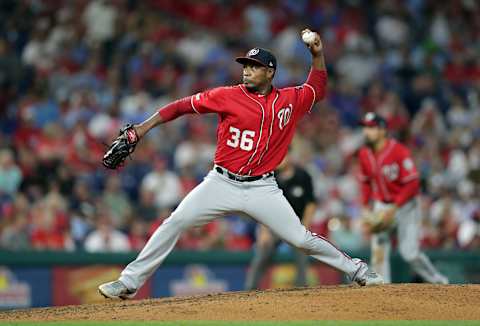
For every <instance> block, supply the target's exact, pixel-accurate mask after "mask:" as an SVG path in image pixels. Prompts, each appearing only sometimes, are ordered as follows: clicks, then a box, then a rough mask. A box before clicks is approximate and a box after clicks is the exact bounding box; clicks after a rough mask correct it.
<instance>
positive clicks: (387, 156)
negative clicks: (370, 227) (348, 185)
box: [358, 139, 420, 206]
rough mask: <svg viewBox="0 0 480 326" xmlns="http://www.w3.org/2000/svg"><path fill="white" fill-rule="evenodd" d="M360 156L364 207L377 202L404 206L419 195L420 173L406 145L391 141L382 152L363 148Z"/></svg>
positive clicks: (389, 140)
mask: <svg viewBox="0 0 480 326" xmlns="http://www.w3.org/2000/svg"><path fill="white" fill-rule="evenodd" d="M358 156H359V161H360V171H361V172H360V176H359V179H360V182H361V189H362V202H363V204H364V205H367V204H368V203H369V201H370V200H371V199H374V200H378V201H382V202H384V203H395V204H396V205H398V206H401V205H403V204H404V203H406V202H407V201H409V200H410V199H412V198H413V197H414V196H415V195H417V194H418V192H419V188H420V184H419V180H418V179H419V176H418V172H417V169H416V167H415V164H414V163H413V160H412V156H411V154H410V151H409V150H408V148H407V147H405V146H404V145H402V144H400V143H399V142H397V141H396V140H394V139H388V140H387V142H386V143H385V146H384V147H383V148H382V149H381V150H380V151H379V152H376V153H375V152H373V151H372V149H371V148H370V147H367V146H364V147H362V148H361V149H360V151H359V153H358Z"/></svg>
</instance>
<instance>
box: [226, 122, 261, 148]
mask: <svg viewBox="0 0 480 326" xmlns="http://www.w3.org/2000/svg"><path fill="white" fill-rule="evenodd" d="M229 131H230V138H229V139H228V140H227V145H228V146H230V147H233V148H237V147H240V149H241V150H244V151H251V150H252V149H253V139H254V138H255V131H253V130H243V131H242V130H240V129H238V128H235V127H234V126H230V129H229Z"/></svg>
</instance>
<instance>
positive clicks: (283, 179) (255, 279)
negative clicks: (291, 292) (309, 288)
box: [245, 154, 317, 290]
mask: <svg viewBox="0 0 480 326" xmlns="http://www.w3.org/2000/svg"><path fill="white" fill-rule="evenodd" d="M275 176H276V179H277V183H278V186H279V188H280V189H282V191H283V194H284V195H285V197H286V198H287V200H288V202H289V203H290V205H292V208H293V210H294V211H295V213H296V214H297V216H298V217H299V218H300V220H301V221H302V223H303V225H305V227H306V228H308V227H309V225H310V223H311V221H312V218H313V215H314V214H315V210H316V208H317V205H316V203H315V197H314V195H313V185H312V178H311V177H310V175H309V174H308V172H307V171H305V170H304V169H302V168H301V167H299V166H297V165H295V164H294V163H293V162H292V158H291V155H290V154H287V156H286V157H285V159H284V160H283V162H282V163H281V164H280V165H279V166H278V169H277V171H276V173H275ZM280 242H281V240H279V238H278V237H276V236H275V235H274V234H272V233H271V232H270V231H269V230H268V229H267V228H266V227H264V226H263V225H260V226H259V227H258V229H257V241H256V243H255V254H254V257H253V259H252V261H251V263H250V268H249V269H248V272H247V277H246V281H245V289H246V290H253V289H258V285H259V282H260V279H261V278H262V276H263V274H264V272H265V270H266V269H267V267H268V266H269V265H270V263H271V261H272V258H273V256H274V254H275V251H276V249H277V247H278V245H279V244H280ZM294 257H295V265H296V267H297V278H296V280H295V286H306V285H307V268H308V256H307V255H305V254H304V253H303V252H301V251H300V250H295V251H294Z"/></svg>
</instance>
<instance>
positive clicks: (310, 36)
mask: <svg viewBox="0 0 480 326" xmlns="http://www.w3.org/2000/svg"><path fill="white" fill-rule="evenodd" d="M316 37H317V33H315V32H312V31H307V32H305V33H303V34H302V40H303V42H305V43H306V44H312V43H313V42H315V39H316Z"/></svg>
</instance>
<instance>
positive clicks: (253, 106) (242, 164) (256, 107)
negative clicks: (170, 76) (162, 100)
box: [159, 69, 327, 176]
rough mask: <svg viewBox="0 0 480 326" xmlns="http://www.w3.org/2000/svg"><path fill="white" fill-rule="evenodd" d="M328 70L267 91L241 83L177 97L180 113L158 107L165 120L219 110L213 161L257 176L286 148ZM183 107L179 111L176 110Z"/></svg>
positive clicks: (278, 159) (321, 88)
mask: <svg viewBox="0 0 480 326" xmlns="http://www.w3.org/2000/svg"><path fill="white" fill-rule="evenodd" d="M326 82H327V74H326V71H319V70H314V69H312V70H311V71H310V74H309V76H308V79H307V81H306V82H305V83H304V84H303V85H301V86H297V87H288V88H282V89H277V88H273V89H272V91H271V92H270V93H269V94H268V95H261V94H257V93H252V92H249V91H248V90H247V89H246V87H245V86H244V85H242V84H240V85H235V86H228V87H219V88H215V89H212V90H208V91H205V92H202V93H198V94H196V95H193V96H191V97H189V98H186V99H189V102H190V108H186V107H185V104H181V103H185V100H186V99H184V100H180V102H179V101H177V102H179V103H180V104H181V105H180V104H177V105H178V107H177V109H176V112H177V113H172V112H169V110H168V106H167V107H165V108H162V109H160V111H159V114H160V115H161V116H162V118H163V120H164V121H168V120H171V119H174V118H176V117H177V116H178V115H180V114H185V113H193V112H195V113H198V114H204V113H216V114H217V115H218V116H219V124H218V127H217V149H216V152H215V161H214V162H215V164H218V165H220V166H222V167H224V168H226V169H228V170H229V171H231V172H232V173H236V174H240V175H250V176H258V175H262V174H265V173H268V172H270V171H273V170H274V169H275V168H276V167H277V166H278V164H280V162H281V161H282V160H283V158H284V157H285V155H286V153H287V152H288V146H289V145H290V142H291V140H292V138H293V135H294V133H295V127H296V125H297V122H298V121H299V120H300V118H301V117H303V116H304V115H305V113H307V112H310V110H311V108H312V106H313V105H314V104H315V103H316V102H318V101H319V100H321V99H323V98H324V96H325V89H326ZM178 111H180V112H181V113H178Z"/></svg>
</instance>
